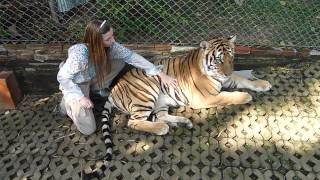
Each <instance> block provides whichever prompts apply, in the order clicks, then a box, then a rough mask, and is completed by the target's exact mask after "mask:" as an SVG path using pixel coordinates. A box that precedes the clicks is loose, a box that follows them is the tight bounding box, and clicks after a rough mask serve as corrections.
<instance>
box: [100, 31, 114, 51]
mask: <svg viewBox="0 0 320 180" xmlns="http://www.w3.org/2000/svg"><path fill="white" fill-rule="evenodd" d="M102 42H103V45H104V47H110V46H111V44H112V43H113V42H114V37H113V29H112V28H110V31H108V32H107V33H105V34H102Z"/></svg>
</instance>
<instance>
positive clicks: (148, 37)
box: [0, 0, 320, 48]
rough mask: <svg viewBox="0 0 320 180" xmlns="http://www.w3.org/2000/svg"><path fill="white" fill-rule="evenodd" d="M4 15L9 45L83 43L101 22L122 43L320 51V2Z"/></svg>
mask: <svg viewBox="0 0 320 180" xmlns="http://www.w3.org/2000/svg"><path fill="white" fill-rule="evenodd" d="M0 13H1V16H0V39H1V41H2V42H4V43H12V42H37V43H47V42H75V41H79V40H81V36H82V34H83V31H84V28H85V24H86V23H87V22H88V21H89V20H90V19H94V18H96V19H101V20H103V19H106V20H108V21H109V22H110V24H111V25H112V26H113V27H114V29H115V34H116V38H117V40H118V41H120V42H122V43H144V44H147V43H172V44H197V43H198V42H200V41H201V40H204V39H209V38H210V37H216V36H221V35H222V36H229V35H237V36H238V43H240V44H243V45H250V46H275V47H279V46H294V47H313V48H319V47H320V34H319V32H320V1H319V0H37V1H34V0H2V1H0Z"/></svg>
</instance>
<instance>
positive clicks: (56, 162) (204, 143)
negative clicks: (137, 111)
mask: <svg viewBox="0 0 320 180" xmlns="http://www.w3.org/2000/svg"><path fill="white" fill-rule="evenodd" d="M319 70H320V63H316V62H313V63H310V64H304V65H295V66H288V67H281V68H264V69H259V70H257V71H256V72H255V74H256V76H257V77H259V78H261V79H266V80H268V81H270V82H271V84H272V85H273V88H272V90H271V91H270V92H267V93H254V92H250V93H251V94H252V95H253V97H254V100H253V101H252V102H251V103H250V104H247V105H240V106H228V107H224V108H219V109H217V108H211V109H201V110H193V109H190V108H188V107H186V108H178V109H172V114H177V115H182V116H186V117H189V118H191V119H192V120H193V121H194V122H195V123H196V124H195V126H194V128H193V129H192V130H188V129H186V128H184V127H179V128H173V129H171V130H170V132H169V134H168V135H165V136H154V135H150V134H147V133H141V132H137V131H134V130H131V129H128V128H126V127H125V126H124V124H125V116H124V115H120V114H117V115H116V117H115V118H114V121H113V135H114V138H113V139H114V144H115V147H114V156H113V160H112V164H111V166H110V169H109V170H107V172H106V173H107V177H106V178H104V179H148V180H149V179H303V180H304V179H320V143H319V140H318V139H319V137H320V131H319V129H320V123H319V122H318V121H319V118H320V106H319V105H320V95H319V92H320V73H319ZM60 96H61V94H59V93H56V94H52V95H49V96H47V97H44V96H35V95H29V96H26V97H25V98H24V100H23V102H22V103H21V104H20V105H19V108H18V109H17V110H11V111H5V112H2V113H1V115H0V133H1V134H2V136H0V140H1V143H0V177H1V178H0V179H23V178H25V179H59V180H60V179H80V176H79V172H80V171H81V169H86V170H90V166H91V167H92V165H94V164H96V162H98V163H99V161H96V160H98V159H101V158H102V157H103V155H104V154H105V147H104V144H103V141H102V140H101V131H100V129H99V130H98V131H97V132H96V133H95V134H93V135H91V136H83V135H81V134H80V133H79V132H78V131H77V130H76V129H75V127H74V126H73V125H72V123H71V121H70V119H68V118H67V117H64V116H61V115H59V114H58V113H57V112H56V105H57V104H58V101H59V98H60ZM97 104H100V106H99V105H97V106H96V107H101V106H102V105H101V103H99V102H98V103H97ZM100 110H101V109H100ZM95 112H96V114H97V113H98V112H99V108H98V109H96V111H95ZM98 126H99V127H98V128H100V126H101V125H100V123H98Z"/></svg>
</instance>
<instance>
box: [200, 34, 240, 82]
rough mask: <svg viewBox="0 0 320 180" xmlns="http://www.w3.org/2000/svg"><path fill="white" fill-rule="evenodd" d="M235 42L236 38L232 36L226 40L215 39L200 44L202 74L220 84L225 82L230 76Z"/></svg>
mask: <svg viewBox="0 0 320 180" xmlns="http://www.w3.org/2000/svg"><path fill="white" fill-rule="evenodd" d="M235 40H236V36H232V37H230V38H228V39H225V38H216V39H212V40H210V41H202V42H201V43H200V48H201V49H202V50H203V51H204V55H203V56H202V57H203V59H202V68H201V70H202V73H203V74H206V75H207V76H209V77H211V78H214V79H217V80H219V81H220V82H224V81H226V80H227V79H228V78H229V77H230V76H231V74H232V71H233V59H234V54H235V50H234V48H235V45H234V42H235Z"/></svg>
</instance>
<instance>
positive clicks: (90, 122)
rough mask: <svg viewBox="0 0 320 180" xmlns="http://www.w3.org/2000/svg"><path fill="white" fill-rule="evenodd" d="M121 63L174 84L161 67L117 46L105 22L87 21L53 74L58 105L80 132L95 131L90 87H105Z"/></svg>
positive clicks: (174, 81) (111, 31)
mask: <svg viewBox="0 0 320 180" xmlns="http://www.w3.org/2000/svg"><path fill="white" fill-rule="evenodd" d="M125 63H128V64H131V65H133V66H135V67H137V68H142V69H144V70H145V72H146V74H147V75H148V76H159V77H160V79H161V81H162V82H163V83H164V84H165V85H167V86H171V85H176V80H175V79H172V78H171V77H169V76H167V75H166V74H164V73H162V72H161V66H155V65H154V64H152V63H150V62H149V61H148V60H146V59H144V58H143V57H142V56H140V55H138V54H136V53H134V52H133V51H131V50H129V49H127V48H125V47H123V46H122V45H120V44H119V43H117V42H116V41H115V40H114V37H113V29H112V28H111V27H110V26H109V25H108V24H107V23H106V21H103V22H100V21H97V20H94V21H91V22H89V24H88V25H87V27H86V29H85V35H84V39H83V43H81V44H75V45H73V46H71V47H70V48H69V49H68V58H67V60H66V61H65V63H64V64H61V66H60V70H59V72H58V75H57V79H58V81H59V83H60V90H61V91H62V94H63V98H62V101H61V103H60V106H61V109H62V110H63V109H64V110H65V111H66V114H68V116H69V117H70V118H71V119H72V120H73V122H74V124H75V125H76V127H77V128H78V130H79V131H80V132H81V133H83V134H86V135H90V134H92V133H93V132H94V131H95V130H96V123H95V119H94V116H93V112H92V108H93V103H92V102H91V100H90V98H89V91H90V85H92V88H93V89H95V90H103V89H105V88H108V87H109V85H110V84H111V82H112V80H113V78H114V77H115V76H116V75H117V74H118V73H119V72H120V71H121V69H122V68H123V67H124V65H125Z"/></svg>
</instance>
